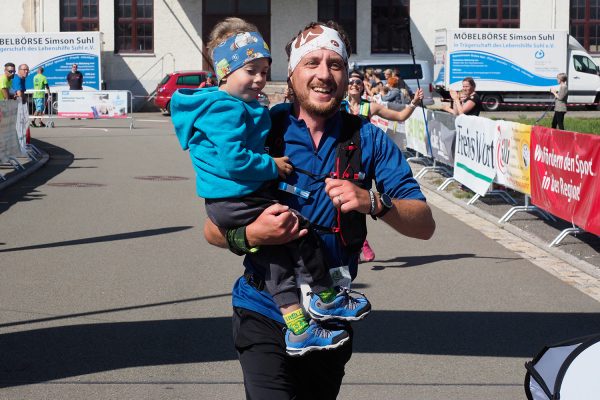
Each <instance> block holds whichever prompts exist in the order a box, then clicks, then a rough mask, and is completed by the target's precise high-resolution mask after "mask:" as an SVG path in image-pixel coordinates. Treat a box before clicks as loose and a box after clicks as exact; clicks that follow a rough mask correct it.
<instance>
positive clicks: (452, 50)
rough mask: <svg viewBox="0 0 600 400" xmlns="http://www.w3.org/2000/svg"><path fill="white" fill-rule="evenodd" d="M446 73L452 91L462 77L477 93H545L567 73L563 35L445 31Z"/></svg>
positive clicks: (458, 85) (564, 33) (478, 30)
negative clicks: (472, 82) (471, 82)
mask: <svg viewBox="0 0 600 400" xmlns="http://www.w3.org/2000/svg"><path fill="white" fill-rule="evenodd" d="M447 45H448V54H449V59H448V60H447V61H448V72H449V74H448V75H449V82H448V83H449V84H450V87H451V88H452V89H456V90H459V89H460V87H461V81H462V80H463V79H464V78H465V77H468V76H470V77H472V78H473V79H475V82H477V90H478V91H482V92H484V91H495V90H497V87H498V85H501V87H502V88H503V90H504V91H509V90H520V91H523V90H548V89H550V87H552V86H556V75H557V74H558V73H559V72H565V71H567V58H566V57H565V55H566V54H567V45H568V35H567V32H566V31H565V32H562V31H524V30H515V29H483V28H480V29H460V30H448V37H447Z"/></svg>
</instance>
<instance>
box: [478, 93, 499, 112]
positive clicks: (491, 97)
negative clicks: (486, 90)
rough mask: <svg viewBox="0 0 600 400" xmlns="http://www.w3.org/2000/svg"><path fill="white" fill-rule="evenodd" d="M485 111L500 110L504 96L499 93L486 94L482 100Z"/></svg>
mask: <svg viewBox="0 0 600 400" xmlns="http://www.w3.org/2000/svg"><path fill="white" fill-rule="evenodd" d="M481 101H482V102H483V104H482V105H481V106H482V107H483V110H484V111H498V110H499V109H500V103H502V97H500V95H499V94H486V95H485V96H483V99H482V100H481Z"/></svg>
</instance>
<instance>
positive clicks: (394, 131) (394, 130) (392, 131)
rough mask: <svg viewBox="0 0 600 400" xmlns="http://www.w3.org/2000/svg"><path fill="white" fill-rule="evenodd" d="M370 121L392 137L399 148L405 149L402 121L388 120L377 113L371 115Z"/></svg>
mask: <svg viewBox="0 0 600 400" xmlns="http://www.w3.org/2000/svg"><path fill="white" fill-rule="evenodd" d="M371 123H372V124H373V125H375V126H377V127H378V128H380V129H381V130H383V131H384V132H385V133H387V135H388V136H389V137H390V139H392V141H393V142H394V143H396V145H397V146H398V148H400V150H402V151H405V150H406V133H405V132H404V122H397V121H388V120H387V119H384V118H381V117H379V116H377V115H374V116H372V117H371Z"/></svg>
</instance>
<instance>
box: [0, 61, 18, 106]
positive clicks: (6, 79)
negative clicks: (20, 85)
mask: <svg viewBox="0 0 600 400" xmlns="http://www.w3.org/2000/svg"><path fill="white" fill-rule="evenodd" d="M15 72H16V70H15V64H13V63H11V62H9V63H6V64H4V73H3V74H2V75H1V76H0V100H8V99H10V90H11V88H12V80H13V78H14V76H15Z"/></svg>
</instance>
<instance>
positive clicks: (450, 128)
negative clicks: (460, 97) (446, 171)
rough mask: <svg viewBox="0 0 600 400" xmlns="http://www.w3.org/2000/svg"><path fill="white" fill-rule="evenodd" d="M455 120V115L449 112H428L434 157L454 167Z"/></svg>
mask: <svg viewBox="0 0 600 400" xmlns="http://www.w3.org/2000/svg"><path fill="white" fill-rule="evenodd" d="M455 119H456V117H455V116H454V115H452V114H449V113H447V112H441V111H431V110H427V120H428V122H427V124H428V127H429V136H430V137H431V152H432V153H433V154H432V156H433V158H434V159H435V160H437V161H439V162H441V163H442V164H446V165H450V166H452V165H454V141H455V139H456V126H455Z"/></svg>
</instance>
